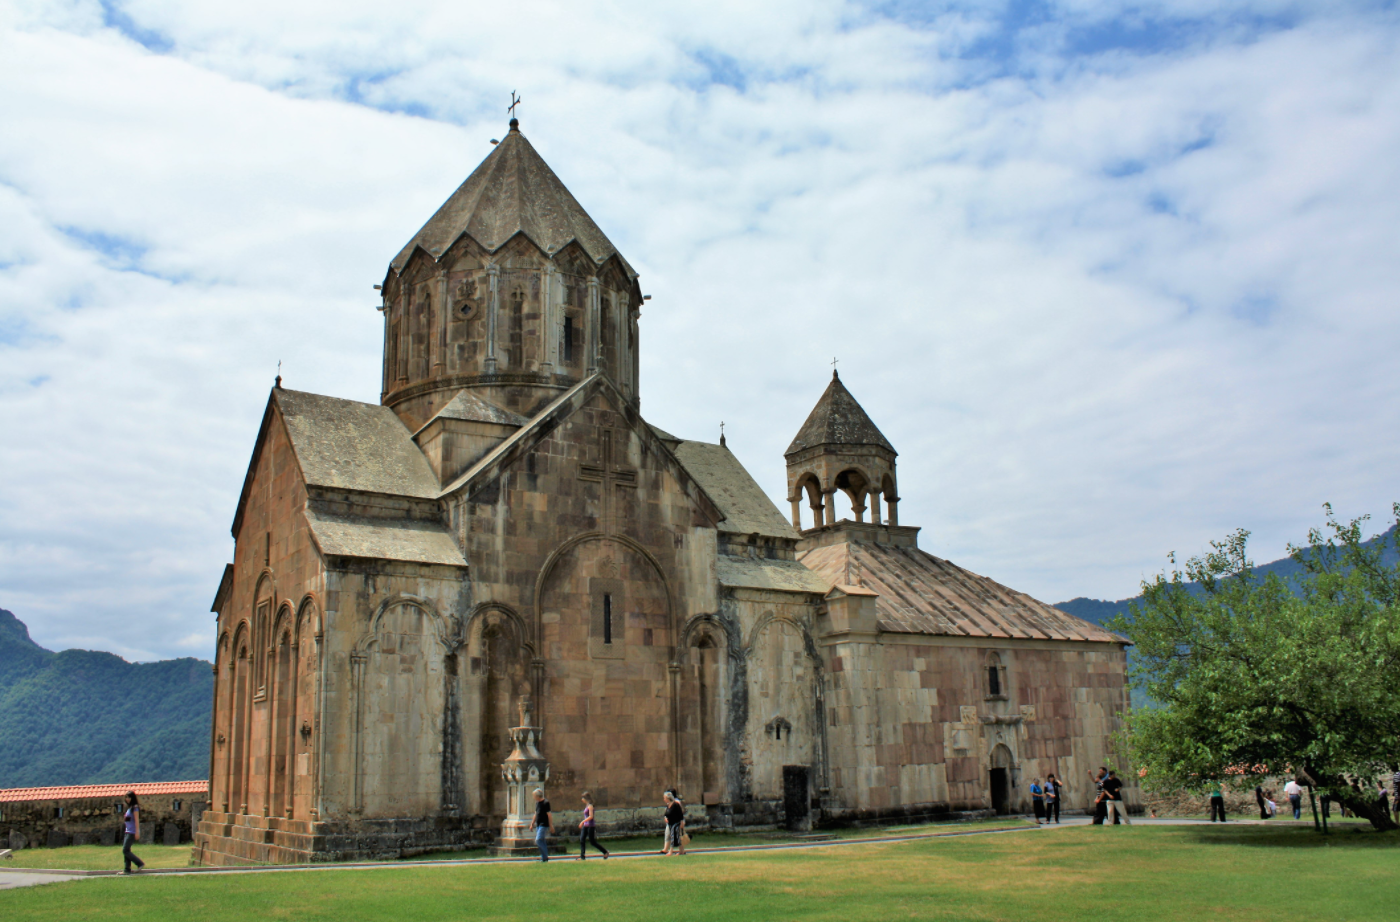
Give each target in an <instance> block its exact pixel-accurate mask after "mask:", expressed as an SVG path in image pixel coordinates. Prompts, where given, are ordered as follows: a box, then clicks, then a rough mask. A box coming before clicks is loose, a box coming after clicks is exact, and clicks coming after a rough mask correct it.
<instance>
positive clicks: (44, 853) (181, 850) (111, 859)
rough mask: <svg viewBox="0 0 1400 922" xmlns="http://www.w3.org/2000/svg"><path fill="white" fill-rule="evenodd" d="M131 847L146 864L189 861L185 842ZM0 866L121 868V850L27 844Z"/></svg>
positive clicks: (170, 864)
mask: <svg viewBox="0 0 1400 922" xmlns="http://www.w3.org/2000/svg"><path fill="white" fill-rule="evenodd" d="M131 851H132V852H133V853H134V854H135V855H136V857H138V858H140V859H141V860H142V861H144V862H146V867H148V868H186V867H189V865H190V846H188V845H142V844H141V843H140V842H137V843H136V844H135V845H133V846H132V847H131ZM0 868H62V869H64V870H67V871H112V870H117V871H120V870H121V869H122V850H121V849H120V848H117V847H116V846H114V845H69V846H67V847H66V848H26V849H23V850H21V851H17V852H15V853H14V856H13V857H12V858H9V859H7V860H5V861H0Z"/></svg>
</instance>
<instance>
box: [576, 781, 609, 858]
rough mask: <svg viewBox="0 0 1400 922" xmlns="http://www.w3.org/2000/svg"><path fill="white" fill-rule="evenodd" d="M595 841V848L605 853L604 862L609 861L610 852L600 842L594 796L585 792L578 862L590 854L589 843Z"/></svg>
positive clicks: (580, 822) (579, 830)
mask: <svg viewBox="0 0 1400 922" xmlns="http://www.w3.org/2000/svg"><path fill="white" fill-rule="evenodd" d="M590 839H591V840H592V841H593V847H594V848H596V849H597V850H598V851H600V852H602V853H603V860H604V861H607V860H608V850H607V849H606V848H603V845H602V843H601V842H599V841H598V825H597V818H596V815H595V813H594V810H593V795H592V794H590V793H588V792H587V791H584V792H583V819H581V820H579V824H578V860H579V861H582V860H583V859H584V857H585V856H586V855H587V854H588V842H589V840H590Z"/></svg>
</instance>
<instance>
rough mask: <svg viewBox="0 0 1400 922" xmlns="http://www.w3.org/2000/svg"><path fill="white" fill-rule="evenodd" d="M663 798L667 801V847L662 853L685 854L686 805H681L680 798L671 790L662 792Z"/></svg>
mask: <svg viewBox="0 0 1400 922" xmlns="http://www.w3.org/2000/svg"><path fill="white" fill-rule="evenodd" d="M661 799H662V800H663V801H664V802H665V803H666V847H665V848H664V849H662V852H661V853H662V854H663V855H684V854H685V840H684V836H685V807H683V806H681V802H680V798H678V797H676V796H675V795H674V794H672V793H671V792H670V791H667V792H666V793H665V794H662V795H661Z"/></svg>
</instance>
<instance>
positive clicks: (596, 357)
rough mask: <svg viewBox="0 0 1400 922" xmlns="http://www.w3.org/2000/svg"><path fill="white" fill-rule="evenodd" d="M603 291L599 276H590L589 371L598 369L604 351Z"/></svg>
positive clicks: (592, 372)
mask: <svg viewBox="0 0 1400 922" xmlns="http://www.w3.org/2000/svg"><path fill="white" fill-rule="evenodd" d="M601 296H602V292H601V291H600V290H599V288H598V276H596V275H590V276H589V277H588V373H589V374H590V375H591V374H594V373H595V372H597V371H598V368H599V366H601V365H602V364H603V363H602V361H601V357H602V353H603V321H602V313H603V310H602V305H601V303H600V301H601Z"/></svg>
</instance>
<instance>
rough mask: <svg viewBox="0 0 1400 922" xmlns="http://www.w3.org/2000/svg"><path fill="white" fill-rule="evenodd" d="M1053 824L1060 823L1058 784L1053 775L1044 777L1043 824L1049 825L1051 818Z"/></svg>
mask: <svg viewBox="0 0 1400 922" xmlns="http://www.w3.org/2000/svg"><path fill="white" fill-rule="evenodd" d="M1052 815H1053V816H1054V818H1055V824H1056V825H1059V822H1060V782H1059V779H1057V778H1056V777H1055V776H1054V775H1046V776H1045V824H1046V825H1047V826H1048V825H1049V824H1050V818H1051V816H1052Z"/></svg>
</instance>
